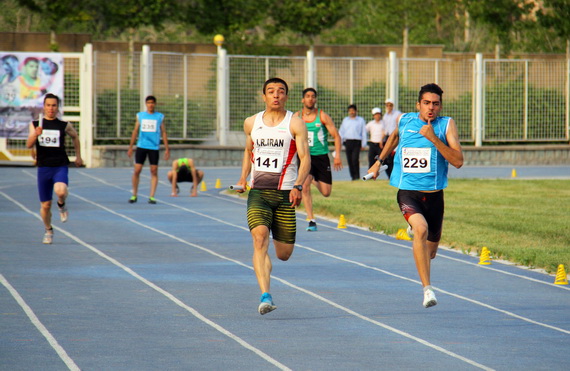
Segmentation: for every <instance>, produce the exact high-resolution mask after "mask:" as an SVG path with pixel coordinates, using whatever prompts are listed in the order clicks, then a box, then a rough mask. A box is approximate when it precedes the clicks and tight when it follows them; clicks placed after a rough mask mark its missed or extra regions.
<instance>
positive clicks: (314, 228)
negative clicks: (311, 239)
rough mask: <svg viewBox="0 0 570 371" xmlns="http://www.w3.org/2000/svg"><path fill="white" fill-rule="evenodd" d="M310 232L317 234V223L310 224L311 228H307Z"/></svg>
mask: <svg viewBox="0 0 570 371" xmlns="http://www.w3.org/2000/svg"><path fill="white" fill-rule="evenodd" d="M307 230H308V231H309V232H316V231H317V223H316V222H309V226H308V227H307Z"/></svg>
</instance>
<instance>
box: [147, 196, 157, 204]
mask: <svg viewBox="0 0 570 371" xmlns="http://www.w3.org/2000/svg"><path fill="white" fill-rule="evenodd" d="M148 203H149V204H153V205H156V198H154V197H149V198H148Z"/></svg>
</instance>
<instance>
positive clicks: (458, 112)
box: [94, 52, 569, 142]
mask: <svg viewBox="0 0 570 371" xmlns="http://www.w3.org/2000/svg"><path fill="white" fill-rule="evenodd" d="M151 54H152V76H150V77H149V78H150V79H151V86H152V88H151V91H152V92H153V94H155V95H157V97H158V109H159V110H160V111H161V112H163V113H165V114H166V118H167V120H168V121H167V122H168V133H169V137H170V138H172V139H180V140H192V141H204V140H214V141H215V140H216V138H217V135H218V133H217V131H218V130H220V124H219V122H218V121H219V120H220V119H219V117H218V115H217V113H218V109H219V107H218V105H219V101H220V99H219V92H218V91H217V90H218V89H220V88H219V87H218V86H219V85H218V81H217V79H218V76H219V74H220V72H219V71H217V69H218V68H217V65H216V62H217V58H219V56H216V55H213V54H212V55H199V54H177V53H163V52H152V53H151ZM313 62H314V65H315V72H314V73H315V76H313V77H312V81H314V83H315V87H316V89H317V90H318V92H319V105H320V107H322V108H323V109H325V110H326V111H327V112H328V113H329V114H330V115H331V117H332V118H333V120H334V121H335V123H336V124H337V125H339V124H340V122H341V121H342V119H343V117H345V116H346V107H347V105H348V104H356V105H357V106H358V109H359V114H360V115H362V116H363V117H364V118H365V119H366V120H368V119H371V117H370V116H371V114H370V111H371V109H372V108H373V107H376V106H379V107H382V106H383V102H384V100H385V99H386V98H389V97H390V98H395V99H396V100H397V103H398V106H399V109H400V110H401V111H402V112H411V111H415V110H416V101H417V98H418V97H417V93H418V90H419V87H420V86H421V85H423V84H426V83H430V82H435V83H437V84H439V85H440V86H442V87H443V89H444V91H445V94H444V111H443V114H445V115H448V116H451V117H453V118H454V119H455V121H456V123H457V126H458V130H459V136H460V139H461V140H462V141H464V142H475V140H476V137H475V136H476V130H477V128H476V125H478V123H476V109H477V107H475V106H476V99H475V97H476V90H477V89H481V91H482V95H483V100H482V105H483V107H482V112H483V113H482V117H481V124H480V125H481V131H482V140H483V141H484V142H509V141H517V142H525V141H526V142H529V141H564V140H568V139H569V136H568V126H569V118H568V109H569V108H568V99H569V98H568V96H569V92H568V90H569V87H568V79H569V72H568V61H543V60H484V61H483V63H484V65H483V68H482V69H483V74H484V78H483V79H482V81H483V84H482V86H480V87H478V86H477V79H476V76H475V75H476V73H477V68H476V66H475V63H476V61H475V60H451V59H412V58H407V59H398V60H397V66H396V68H391V67H390V60H389V59H388V58H325V57H316V58H314V61H313ZM309 63H311V61H308V60H307V58H306V57H270V56H241V55H234V56H227V67H226V68H227V71H225V72H226V73H227V80H228V81H227V85H225V86H226V87H227V99H226V100H225V101H224V102H226V104H227V106H228V107H227V110H228V111H229V113H228V116H227V121H228V122H227V123H226V126H225V127H226V128H227V129H228V130H230V131H241V128H242V124H243V120H244V119H245V118H246V117H248V116H250V115H252V114H254V113H255V112H258V111H260V110H262V109H263V101H262V99H261V86H262V84H263V82H264V81H265V80H266V79H268V78H270V77H274V76H279V77H281V78H283V79H285V81H287V82H288V84H289V87H290V94H289V103H288V108H289V109H290V110H298V109H300V108H301V103H300V101H301V91H302V89H303V88H304V87H306V86H307V81H308V80H309V79H310V78H308V77H307V75H308V71H307V66H308V64H309ZM95 65H96V76H95V81H96V84H95V91H96V99H95V102H96V109H95V112H96V113H95V120H94V121H95V138H96V139H98V140H112V139H123V140H124V139H127V138H128V137H129V136H130V133H131V131H132V127H133V123H134V117H135V114H136V112H138V111H139V110H140V109H143V107H141V104H140V102H141V94H142V93H141V82H140V76H139V75H140V71H141V68H140V66H141V63H140V53H135V54H134V55H132V56H129V54H128V53H96V55H95ZM390 73H397V76H396V81H397V86H396V87H395V89H396V90H395V91H396V97H391V96H390V93H389V92H390V91H391V89H392V90H393V89H394V87H390V86H389V84H390ZM222 86H224V85H222ZM221 89H226V88H221Z"/></svg>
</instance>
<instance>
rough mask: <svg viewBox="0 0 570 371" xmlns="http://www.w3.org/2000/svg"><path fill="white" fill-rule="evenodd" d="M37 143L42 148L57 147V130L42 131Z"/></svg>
mask: <svg viewBox="0 0 570 371" xmlns="http://www.w3.org/2000/svg"><path fill="white" fill-rule="evenodd" d="M38 142H39V143H40V146H42V147H59V130H46V129H44V130H43V131H42V135H40V136H39V137H38Z"/></svg>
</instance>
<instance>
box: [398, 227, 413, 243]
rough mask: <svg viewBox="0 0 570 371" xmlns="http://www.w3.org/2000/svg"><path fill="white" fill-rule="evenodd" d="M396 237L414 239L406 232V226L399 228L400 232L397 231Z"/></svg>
mask: <svg viewBox="0 0 570 371" xmlns="http://www.w3.org/2000/svg"><path fill="white" fill-rule="evenodd" d="M396 239H397V240H404V241H411V240H412V238H411V237H410V236H408V233H407V232H406V230H405V229H404V228H400V229H398V232H397V233H396Z"/></svg>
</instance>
